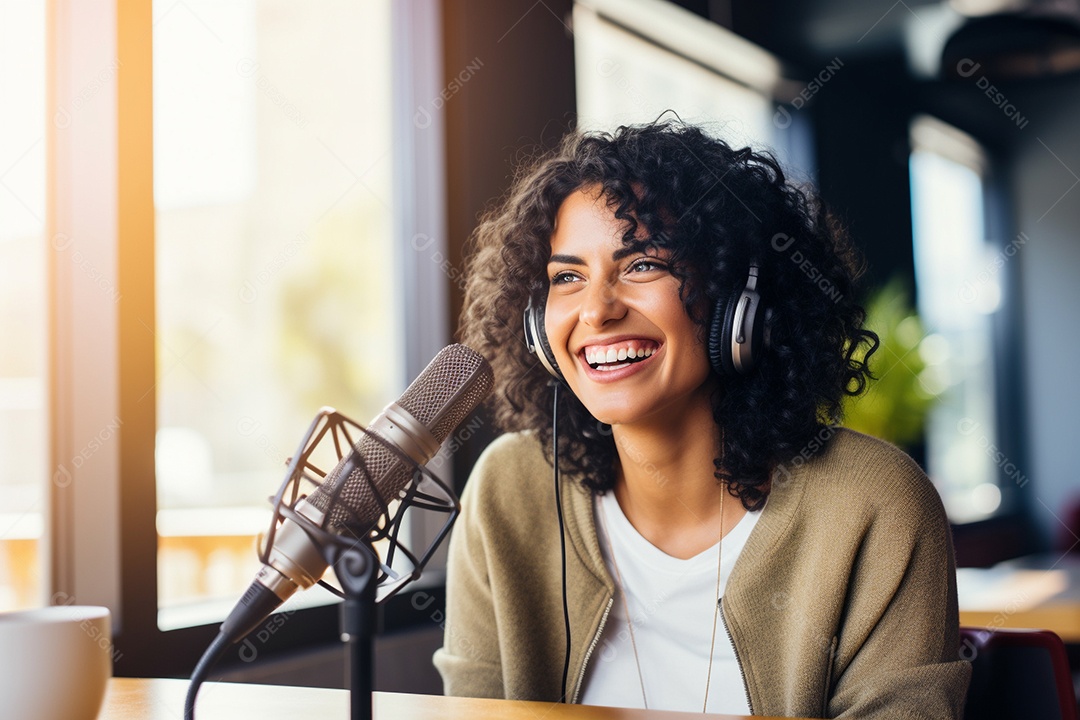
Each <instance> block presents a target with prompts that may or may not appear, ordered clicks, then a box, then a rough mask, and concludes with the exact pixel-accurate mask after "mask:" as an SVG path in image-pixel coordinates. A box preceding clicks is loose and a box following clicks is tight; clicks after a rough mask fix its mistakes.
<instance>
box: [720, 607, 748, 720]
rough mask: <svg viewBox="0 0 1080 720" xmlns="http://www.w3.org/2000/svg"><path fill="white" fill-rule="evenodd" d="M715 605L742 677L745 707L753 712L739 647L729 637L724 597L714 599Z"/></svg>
mask: <svg viewBox="0 0 1080 720" xmlns="http://www.w3.org/2000/svg"><path fill="white" fill-rule="evenodd" d="M716 605H717V607H719V608H720V623H721V624H722V625H723V626H724V633H725V634H726V635H727V636H728V640H730V641H731V649H732V650H733V651H734V652H735V664H736V665H738V666H739V676H740V677H741V678H742V686H743V692H745V693H746V707H747V708H749V710H750V714H751V715H753V714H754V703H753V701H752V700H750V687H749V686H748V685H747V684H746V672H745V671H744V670H743V665H742V659H741V658H740V657H739V648H737V647H735V638H733V637H731V631H730V630H728V624H727V618H726V617H724V598H720V599H719V600H717V601H716Z"/></svg>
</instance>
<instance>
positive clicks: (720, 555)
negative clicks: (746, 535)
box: [600, 485, 727, 713]
mask: <svg viewBox="0 0 1080 720" xmlns="http://www.w3.org/2000/svg"><path fill="white" fill-rule="evenodd" d="M725 495H727V485H721V492H720V541H719V542H718V543H717V547H716V602H715V603H714V604H713V618H712V637H711V638H710V639H709V667H708V670H707V671H706V673H705V700H704V701H702V703H701V712H702V713H704V712H705V708H706V707H708V705H709V685H710V684H711V683H712V664H713V653H714V652H715V650H716V621H717V617H718V616H719V614H720V567H721V565H722V563H723V559H724V496H725ZM600 524H601V525H602V526H603V528H604V537H605V538H607V543H608V550H609V551H610V552H611V564H612V565H613V566H614V568H615V580H616V582H617V583H618V585H619V595H621V596H622V605H623V612H624V613H625V614H626V627H627V629H628V630H629V631H630V647H632V648H633V649H634V664H635V665H636V666H637V674H638V684H639V685H640V686H641V703H642V705H644V706H645V709H646V710H648V709H649V701H648V699H646V697H645V678H644V676H643V675H642V673H641V658H640V656H639V655H638V649H637V640H636V639H635V638H634V621H633V619H631V617H630V605H629V602H628V600H627V595H626V587H625V586H624V585H623V579H622V571H621V570H619V562H618V560H616V559H615V543H613V542H612V541H611V533H609V532H608V528H607V513H606V512H605V510H604V507H603V505H601V507H600Z"/></svg>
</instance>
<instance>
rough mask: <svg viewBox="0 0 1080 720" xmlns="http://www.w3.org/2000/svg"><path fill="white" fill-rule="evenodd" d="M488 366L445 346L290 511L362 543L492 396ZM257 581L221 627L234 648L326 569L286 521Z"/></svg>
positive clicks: (309, 542)
mask: <svg viewBox="0 0 1080 720" xmlns="http://www.w3.org/2000/svg"><path fill="white" fill-rule="evenodd" d="M493 382H494V377H493V373H492V370H491V366H490V365H488V363H487V361H486V360H484V358H483V357H481V356H480V354H479V353H477V352H476V351H475V350H473V349H471V348H468V347H466V346H464V345H450V346H448V347H445V348H443V349H442V350H441V351H440V352H439V354H438V355H436V356H435V358H434V359H433V360H432V361H431V362H430V363H429V364H428V366H427V367H426V368H425V369H424V371H423V372H421V373H420V375H419V376H418V377H417V378H416V380H414V381H413V383H412V384H411V385H409V387H408V388H407V389H406V390H405V392H404V393H403V394H402V395H401V397H400V398H398V399H397V401H395V402H392V403H390V404H389V405H387V406H386V408H385V409H384V410H383V411H382V413H380V414H379V416H378V417H376V418H375V419H374V420H373V421H372V422H371V424H370V425H369V426H368V432H366V433H364V434H363V435H362V436H361V438H360V440H359V441H358V442H357V443H356V444H355V445H354V446H353V447H352V450H351V451H350V452H348V453H346V454H345V456H344V457H343V458H342V459H341V461H340V462H339V463H338V464H337V466H336V467H335V468H334V469H333V470H332V471H330V472H329V473H328V474H327V475H326V478H325V479H324V480H323V481H322V483H321V484H320V485H319V487H317V488H316V489H315V490H314V491H313V492H312V493H311V494H310V495H309V496H308V497H307V498H304V499H302V500H300V501H299V502H297V503H296V505H295V506H294V507H293V510H294V511H296V512H297V513H299V514H300V515H303V516H304V518H305V519H307V520H309V521H311V523H313V524H315V525H317V526H319V527H321V528H324V529H325V530H326V531H327V532H330V533H333V534H335V535H344V536H347V537H355V538H358V539H363V538H365V537H367V535H368V533H369V532H370V530H371V528H372V527H373V526H374V525H375V524H376V523H377V522H378V521H379V518H380V517H381V516H382V515H383V513H384V512H385V511H386V509H387V503H389V502H392V501H394V500H396V499H398V498H399V496H400V495H401V493H402V491H404V490H405V489H406V487H407V486H408V485H409V483H410V482H411V481H412V479H413V476H414V471H415V470H416V468H417V467H418V466H420V465H424V464H425V463H427V462H428V461H429V460H431V458H432V457H434V456H435V454H436V453H437V452H438V451H439V447H440V446H441V445H442V443H443V441H445V440H446V438H448V437H449V436H450V433H451V432H453V431H454V429H455V428H456V427H457V426H458V425H459V424H460V423H461V421H462V420H464V419H465V417H466V416H467V415H469V413H471V412H472V411H473V410H475V409H476V408H477V406H478V405H479V404H480V403H481V402H482V401H483V400H484V398H486V397H487V395H488V394H489V393H490V392H491V388H492V385H493ZM264 557H265V562H264V564H263V566H262V568H260V570H259V572H258V573H257V574H256V576H255V580H254V581H253V582H252V583H251V585H250V586H249V587H248V589H247V591H245V592H244V595H243V597H241V599H240V601H239V602H238V603H237V605H236V607H235V608H233V611H232V612H231V613H230V614H229V616H228V617H227V618H226V620H225V622H224V623H223V624H222V626H221V631H220V635H219V637H220V636H224V637H221V639H222V640H224V641H226V642H228V643H230V644H231V643H235V642H238V641H239V640H240V639H242V638H243V637H244V636H245V635H247V634H248V633H249V632H251V631H252V630H253V629H255V627H256V626H257V625H258V624H259V623H260V622H262V621H263V620H264V619H265V618H266V617H268V616H269V615H270V613H271V612H273V611H274V610H275V609H276V608H277V607H278V606H280V605H281V604H282V603H283V602H285V600H287V599H288V598H289V597H290V596H292V594H293V593H295V592H296V591H297V590H298V589H301V588H308V587H310V586H311V585H313V584H315V583H316V582H318V581H319V579H320V578H321V577H322V575H323V574H324V573H325V572H326V569H327V567H328V565H327V561H326V559H325V558H324V556H323V553H322V552H321V548H320V546H319V544H318V543H317V542H316V541H315V540H313V539H312V537H311V536H310V535H309V534H308V533H307V532H305V531H304V529H303V528H302V527H301V525H300V524H299V523H297V522H294V521H293V520H291V519H286V520H285V521H284V522H282V524H281V526H280V527H279V528H278V529H277V531H276V532H275V533H274V539H273V545H272V546H271V547H270V548H269V549H268V552H267V553H266V555H265V556H264Z"/></svg>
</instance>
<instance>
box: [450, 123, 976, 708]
mask: <svg viewBox="0 0 1080 720" xmlns="http://www.w3.org/2000/svg"><path fill="white" fill-rule="evenodd" d="M796 252H797V253H798V254H799V257H800V260H799V261H798V262H792V257H791V256H792V254H793V253H796ZM857 268H858V264H857V262H856V258H855V256H854V253H853V251H852V250H851V248H850V246H849V245H848V243H847V241H846V239H845V237H844V236H843V234H842V233H841V232H840V231H839V230H838V228H837V225H836V224H835V223H834V222H833V221H832V220H831V219H830V217H829V216H828V214H827V213H826V212H825V210H824V209H823V208H822V207H821V206H820V204H819V203H818V202H817V201H816V200H815V199H814V197H813V196H812V195H811V194H810V193H808V192H806V191H804V190H801V189H798V188H795V187H793V186H791V185H789V184H788V183H787V182H786V179H785V177H784V173H783V171H782V170H781V169H780V167H779V166H778V164H777V163H776V161H775V160H774V159H773V158H772V157H771V156H770V155H768V154H763V153H755V152H753V151H752V150H750V149H749V148H744V149H740V150H736V149H733V148H731V147H730V146H728V145H727V144H725V143H724V142H722V141H719V140H716V139H713V138H711V137H709V136H708V135H707V134H705V133H704V132H703V131H702V130H701V129H699V128H696V127H693V126H688V125H684V124H681V123H660V124H652V125H644V126H632V127H623V128H620V129H619V130H617V131H616V132H615V133H614V134H606V133H578V134H573V135H571V136H569V137H568V138H567V139H566V141H565V142H564V143H563V145H562V147H561V148H560V149H559V150H558V151H557V152H556V153H555V154H553V155H552V156H549V157H547V158H544V159H542V160H541V161H540V162H539V163H538V164H537V165H536V166H535V167H533V168H532V169H531V170H529V171H528V172H526V173H523V174H522V175H520V177H519V180H518V182H517V184H516V186H515V188H514V189H513V190H512V191H511V193H510V195H509V196H508V199H507V201H506V203H505V204H504V205H503V207H501V208H498V209H496V210H495V211H494V212H493V213H492V214H491V215H490V216H489V217H488V218H487V219H486V220H485V221H484V222H483V223H482V224H481V226H480V227H479V228H478V229H477V231H476V234H475V236H474V254H473V256H472V260H471V263H470V265H469V277H468V286H467V293H466V303H465V310H464V314H463V318H462V335H463V340H464V341H465V342H466V343H468V344H470V345H472V346H473V347H475V348H477V349H478V350H480V351H481V352H483V353H484V354H485V355H487V356H488V357H489V359H490V360H491V363H492V366H493V367H494V369H495V372H496V391H495V393H494V395H493V398H494V403H495V411H496V414H497V417H498V419H499V420H500V422H501V424H502V426H503V428H504V429H505V430H508V431H511V432H509V433H508V434H507V435H505V436H503V437H502V438H500V439H499V440H498V441H496V443H494V444H493V445H492V446H491V447H490V448H488V450H487V451H486V452H485V455H484V456H483V457H482V458H481V459H480V461H479V463H478V464H477V466H476V469H475V470H474V473H473V476H472V477H471V478H470V480H469V483H468V485H467V487H466V490H465V494H464V496H463V499H462V506H463V510H462V516H461V519H460V520H459V521H458V526H457V529H456V530H455V533H454V535H453V538H452V541H451V550H450V564H449V575H448V580H447V624H446V634H445V642H444V647H443V648H442V649H441V650H439V652H438V653H436V657H435V662H436V665H437V667H438V668H439V670H440V672H441V673H442V675H443V680H444V683H445V689H446V691H447V693H449V694H455V695H477V696H496V697H508V698H517V699H531V700H547V701H567V700H569V701H571V702H583V703H586V704H595V705H619V706H623V705H630V706H637V707H652V708H658V709H669V710H694V711H699V710H700V711H702V712H726V713H735V714H749V713H755V714H765V715H779V716H787V717H834V716H838V715H845V716H856V717H860V718H878V717H881V718H883V717H889V718H906V717H937V718H956V717H959V716H960V713H961V707H962V703H963V697H964V691H965V689H966V686H967V681H968V674H969V667H968V665H967V664H966V663H965V662H963V661H961V660H959V659H958V656H957V650H958V643H959V640H958V619H957V610H956V591H955V586H954V581H953V578H954V575H955V573H954V570H953V568H954V560H953V555H952V545H951V541H950V538H949V529H948V523H947V521H946V519H945V514H944V511H943V509H942V505H941V500H940V498H939V497H938V496H937V494H936V492H935V490H934V488H933V486H932V485H931V484H930V482H929V481H928V480H927V478H926V476H925V475H924V474H923V473H922V471H921V470H920V469H919V468H918V466H917V465H916V464H915V463H914V462H912V461H911V460H910V458H908V457H907V456H905V455H904V454H903V453H902V452H900V451H899V450H897V449H896V448H895V447H893V446H891V445H888V444H886V443H882V442H880V441H876V440H873V439H871V438H869V437H866V436H862V435H859V434H857V433H853V432H850V431H846V430H838V429H835V428H833V424H835V423H837V422H838V421H839V419H840V414H841V405H840V401H841V399H842V398H843V397H844V396H845V395H852V394H858V393H859V392H861V390H862V389H863V388H864V387H865V385H866V383H867V381H868V379H869V371H868V369H867V366H866V364H865V361H864V360H863V359H860V358H865V357H868V355H869V354H870V353H872V351H873V349H874V347H876V344H877V338H876V336H874V335H873V333H870V332H868V331H867V330H865V329H863V327H862V322H863V319H864V312H863V310H862V308H860V307H859V306H858V305H856V304H855V302H854V300H853V298H854V289H853V283H854V279H855V276H856V275H857ZM808 269H810V270H812V271H813V272H809V271H808ZM821 279H825V280H827V281H828V287H829V288H830V289H833V290H835V291H836V292H835V293H825V292H823V291H822V288H821V286H820V280H821ZM522 316H524V325H525V336H524V338H522V336H521V334H520V330H519V328H520V327H521V326H520V325H519V324H518V322H519V318H521V317H522ZM523 339H524V340H525V342H522V340H523ZM533 353H535V354H533ZM553 378H554V382H553V381H552V379H553ZM559 388H566V389H568V390H569V392H563V393H560V392H559ZM556 418H558V422H556ZM823 437H824V438H826V439H825V440H823V439H822V438H823ZM794 457H800V458H802V459H803V460H805V462H801V463H800V464H799V465H798V467H797V468H795V469H794V470H793V471H787V470H785V471H784V472H781V470H782V469H784V468H785V467H786V465H785V464H788V463H790V462H791V460H792V458H794ZM560 469H561V470H563V471H564V472H565V475H563V476H562V477H564V478H566V479H567V480H566V482H563V480H562V479H561V478H560V474H559V470H560ZM552 476H554V480H555V493H552V492H551V485H549V482H550V480H549V479H548V478H549V477H552ZM553 495H554V497H553ZM558 498H561V499H558ZM725 500H727V502H725ZM567 538H568V540H567ZM568 547H569V549H567V548H568ZM560 554H561V555H562V557H563V563H562V564H561V565H560V563H559V562H558V561H557V560H556V558H558V557H560ZM560 607H561V608H562V612H561V613H560V611H559V610H560ZM628 687H630V688H632V690H630V691H629V692H628V690H627V688H628Z"/></svg>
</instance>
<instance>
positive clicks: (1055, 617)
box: [956, 554, 1080, 643]
mask: <svg viewBox="0 0 1080 720" xmlns="http://www.w3.org/2000/svg"><path fill="white" fill-rule="evenodd" d="M956 587H957V595H958V599H959V603H960V624H961V625H970V626H975V627H989V628H1042V629H1046V630H1053V631H1054V632H1056V633H1057V634H1058V635H1060V636H1061V639H1062V640H1064V641H1065V642H1072V643H1080V557H1075V556H1072V555H1064V556H1063V555H1060V554H1055V555H1032V556H1028V557H1023V558H1017V559H1015V560H1009V561H1007V562H1003V563H999V564H998V565H995V566H994V567H991V568H960V569H959V570H957V571H956Z"/></svg>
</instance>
